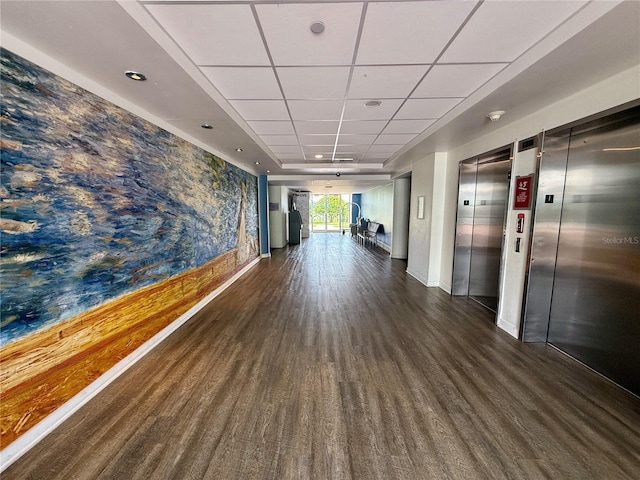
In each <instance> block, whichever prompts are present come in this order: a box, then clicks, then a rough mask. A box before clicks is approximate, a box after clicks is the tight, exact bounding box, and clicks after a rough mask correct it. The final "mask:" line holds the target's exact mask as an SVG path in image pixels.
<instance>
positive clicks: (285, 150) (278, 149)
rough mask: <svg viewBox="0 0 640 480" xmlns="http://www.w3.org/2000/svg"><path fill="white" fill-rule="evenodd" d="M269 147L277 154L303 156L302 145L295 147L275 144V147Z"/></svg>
mask: <svg viewBox="0 0 640 480" xmlns="http://www.w3.org/2000/svg"><path fill="white" fill-rule="evenodd" d="M269 149H270V150H271V151H272V152H273V153H275V154H276V155H282V154H292V155H299V156H302V150H301V149H300V147H294V146H292V145H274V146H273V147H269Z"/></svg>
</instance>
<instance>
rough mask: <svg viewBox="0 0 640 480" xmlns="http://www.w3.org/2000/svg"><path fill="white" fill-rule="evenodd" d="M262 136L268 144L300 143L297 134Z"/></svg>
mask: <svg viewBox="0 0 640 480" xmlns="http://www.w3.org/2000/svg"><path fill="white" fill-rule="evenodd" d="M260 138H261V139H262V141H263V142H264V143H266V144H267V145H269V146H270V147H271V146H275V145H298V137H296V136H295V135H261V136H260Z"/></svg>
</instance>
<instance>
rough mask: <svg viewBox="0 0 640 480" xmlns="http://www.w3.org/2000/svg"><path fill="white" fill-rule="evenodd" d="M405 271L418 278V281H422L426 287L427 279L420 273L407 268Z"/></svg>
mask: <svg viewBox="0 0 640 480" xmlns="http://www.w3.org/2000/svg"><path fill="white" fill-rule="evenodd" d="M407 273H408V274H409V275H411V276H412V277H413V278H415V279H416V280H418V281H419V282H420V283H422V284H423V285H424V286H425V287H428V286H429V285H428V283H429V282H428V281H427V279H426V278H425V277H423V276H422V275H420V274H419V273H416V272H414V271H412V270H410V269H408V268H407Z"/></svg>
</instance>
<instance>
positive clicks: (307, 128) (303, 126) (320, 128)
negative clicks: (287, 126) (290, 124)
mask: <svg viewBox="0 0 640 480" xmlns="http://www.w3.org/2000/svg"><path fill="white" fill-rule="evenodd" d="M294 123H295V126H296V131H297V132H298V135H300V134H303V135H304V134H306V133H326V134H331V133H332V134H336V133H337V132H338V123H339V122H338V121H337V120H324V121H319V122H313V121H310V122H294Z"/></svg>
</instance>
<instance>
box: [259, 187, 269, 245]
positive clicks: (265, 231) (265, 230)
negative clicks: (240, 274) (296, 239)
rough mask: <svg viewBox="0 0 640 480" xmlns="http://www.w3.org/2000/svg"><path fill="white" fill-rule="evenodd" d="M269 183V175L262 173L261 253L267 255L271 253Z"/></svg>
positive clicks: (260, 188) (260, 189)
mask: <svg viewBox="0 0 640 480" xmlns="http://www.w3.org/2000/svg"><path fill="white" fill-rule="evenodd" d="M268 191H269V188H268V185H267V176H266V175H260V176H259V177H258V197H259V200H258V201H259V202H260V206H259V210H260V228H261V230H260V254H261V255H267V254H268V253H270V250H269V217H268V208H269V205H267V203H268V201H269V199H268V195H267V194H268Z"/></svg>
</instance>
